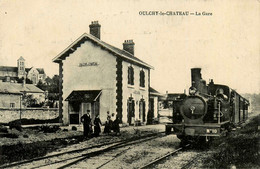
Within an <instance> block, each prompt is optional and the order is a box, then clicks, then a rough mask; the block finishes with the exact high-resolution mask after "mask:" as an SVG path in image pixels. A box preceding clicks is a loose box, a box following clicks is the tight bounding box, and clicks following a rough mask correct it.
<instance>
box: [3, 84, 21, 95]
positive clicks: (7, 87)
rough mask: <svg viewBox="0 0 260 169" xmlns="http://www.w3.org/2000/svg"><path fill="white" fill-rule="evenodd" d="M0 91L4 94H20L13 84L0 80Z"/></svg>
mask: <svg viewBox="0 0 260 169" xmlns="http://www.w3.org/2000/svg"><path fill="white" fill-rule="evenodd" d="M0 93H6V94H22V93H21V91H20V90H19V89H17V88H16V87H15V86H14V85H10V83H3V82H0Z"/></svg>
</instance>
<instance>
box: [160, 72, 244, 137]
mask: <svg viewBox="0 0 260 169" xmlns="http://www.w3.org/2000/svg"><path fill="white" fill-rule="evenodd" d="M200 72H201V69H200V68H193V69H191V81H192V85H191V87H190V89H189V95H188V96H187V97H185V98H183V99H182V100H178V101H177V102H176V103H174V104H176V108H175V109H173V121H172V123H168V124H166V129H165V132H166V134H170V133H174V134H176V135H177V137H178V138H179V139H181V140H182V141H195V140H201V139H202V138H203V139H206V140H208V139H210V138H212V137H217V136H223V135H226V133H227V132H228V131H230V130H231V129H232V128H233V127H234V126H236V125H239V124H240V123H243V122H245V120H247V118H248V106H249V102H248V100H247V99H245V98H243V97H242V96H241V95H239V94H238V93H237V92H236V91H235V90H233V89H231V88H230V87H228V86H226V85H221V84H214V82H213V80H211V81H210V83H209V84H208V85H207V84H206V81H205V80H203V79H202V78H201V73H200Z"/></svg>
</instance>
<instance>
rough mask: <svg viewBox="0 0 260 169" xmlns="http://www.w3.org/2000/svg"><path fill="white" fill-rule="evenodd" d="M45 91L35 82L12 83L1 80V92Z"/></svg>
mask: <svg viewBox="0 0 260 169" xmlns="http://www.w3.org/2000/svg"><path fill="white" fill-rule="evenodd" d="M22 92H25V93H44V91H43V90H41V89H39V88H38V87H36V86H35V85H33V84H25V85H24V86H23V84H22V83H10V82H0V93H17V94H18V93H22Z"/></svg>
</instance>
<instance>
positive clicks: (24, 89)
mask: <svg viewBox="0 0 260 169" xmlns="http://www.w3.org/2000/svg"><path fill="white" fill-rule="evenodd" d="M22 95H32V98H34V99H36V100H37V101H38V102H39V103H41V102H43V101H44V100H45V94H44V91H43V90H41V89H39V88H38V87H36V86H35V85H33V84H21V83H10V82H0V108H19V107H20V103H21V100H20V99H21V96H22ZM21 106H22V105H21ZM22 107H23V106H22Z"/></svg>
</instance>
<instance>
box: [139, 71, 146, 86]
mask: <svg viewBox="0 0 260 169" xmlns="http://www.w3.org/2000/svg"><path fill="white" fill-rule="evenodd" d="M140 86H141V87H145V73H144V71H143V70H141V71H140Z"/></svg>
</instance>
